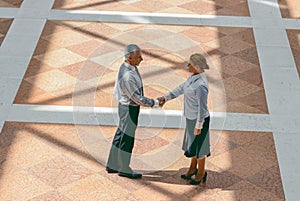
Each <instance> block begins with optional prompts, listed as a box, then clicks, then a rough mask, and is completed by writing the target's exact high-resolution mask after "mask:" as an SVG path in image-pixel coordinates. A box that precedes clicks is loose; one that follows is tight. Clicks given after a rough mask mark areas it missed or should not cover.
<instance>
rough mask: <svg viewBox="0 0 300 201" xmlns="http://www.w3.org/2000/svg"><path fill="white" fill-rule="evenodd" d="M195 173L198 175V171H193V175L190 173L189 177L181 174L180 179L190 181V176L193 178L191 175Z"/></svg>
mask: <svg viewBox="0 0 300 201" xmlns="http://www.w3.org/2000/svg"><path fill="white" fill-rule="evenodd" d="M197 173H198V170H197V169H196V170H195V171H194V173H192V174H190V175H186V174H182V175H181V176H180V177H181V178H182V179H187V180H190V179H192V176H193V175H196V174H197Z"/></svg>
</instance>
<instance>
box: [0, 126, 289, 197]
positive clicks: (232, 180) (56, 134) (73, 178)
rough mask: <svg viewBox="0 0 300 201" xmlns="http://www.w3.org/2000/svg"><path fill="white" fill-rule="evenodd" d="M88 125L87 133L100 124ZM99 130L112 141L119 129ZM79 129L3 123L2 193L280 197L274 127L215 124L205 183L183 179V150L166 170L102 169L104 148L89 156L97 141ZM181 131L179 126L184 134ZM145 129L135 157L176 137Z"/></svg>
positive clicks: (140, 131)
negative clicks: (139, 173)
mask: <svg viewBox="0 0 300 201" xmlns="http://www.w3.org/2000/svg"><path fill="white" fill-rule="evenodd" d="M85 129H88V130H89V131H90V133H92V132H93V131H97V130H98V129H99V128H97V127H89V126H85ZM100 129H101V131H102V135H103V136H106V137H105V138H106V140H107V143H108V144H109V143H110V142H111V135H112V133H113V132H114V131H115V129H116V128H115V127H105V126H101V127H100ZM77 131H78V129H77ZM77 131H76V127H75V126H73V125H54V124H32V123H14V122H7V123H6V124H5V126H4V128H3V130H2V134H1V138H0V142H1V180H2V181H3V182H1V186H0V191H1V195H0V196H1V197H0V198H1V200H27V199H28V200H47V199H48V200H55V199H58V200H111V199H116V200H118V199H121V200H122V199H123V200H124V199H125V200H127V198H128V200H157V199H166V200H173V199H180V200H199V199H200V200H207V199H208V200H210V199H212V200H244V199H245V200H249V199H253V200H259V199H261V200H283V198H284V194H283V190H282V184H281V179H280V173H279V169H278V163H277V158H276V153H275V147H274V142H273V137H272V133H261V132H241V131H223V132H221V131H214V130H212V131H211V139H212V142H211V143H212V145H213V146H212V156H211V157H209V158H208V162H207V171H208V175H209V176H208V178H209V180H208V181H209V182H208V184H207V187H206V188H205V189H203V188H201V187H197V186H196V187H193V186H190V185H188V184H187V182H186V181H183V180H181V179H180V174H182V173H184V172H185V171H186V169H187V165H188V162H189V161H188V159H186V158H185V157H183V156H181V157H180V158H179V159H178V160H177V161H174V162H173V163H172V164H170V165H169V166H168V167H167V168H165V169H162V170H158V171H154V172H150V173H149V172H148V173H145V174H144V177H143V178H142V179H141V180H128V179H124V178H120V177H118V176H116V175H107V173H106V171H105V169H104V166H103V165H102V164H101V163H99V162H98V161H97V160H95V159H94V158H99V157H101V155H102V154H103V153H101V152H99V151H98V152H97V151H96V150H95V151H94V153H93V154H94V155H93V156H94V158H93V157H91V156H90V155H89V152H88V151H87V150H91V149H92V147H93V146H94V145H97V143H98V142H97V141H98V139H97V137H98V136H97V135H96V134H97V133H92V134H93V135H94V137H92V136H90V139H89V140H87V139H83V138H80V136H82V135H80V134H79V135H78V133H77ZM183 132H184V131H183V130H182V129H181V130H180V131H179V135H180V136H181V137H182V135H183ZM99 133H101V132H99ZM99 133H98V134H99ZM148 133H149V134H152V135H156V137H154V138H150V139H143V135H145V129H143V128H138V130H137V139H138V140H137V142H136V145H135V147H134V152H133V153H134V156H133V157H135V156H138V155H139V154H149V153H151V152H153V151H159V150H160V149H161V148H163V147H164V146H165V145H167V144H169V143H172V142H173V141H174V139H172V137H174V135H176V133H178V130H177V129H160V130H155V129H152V130H148ZM88 141H89V142H88ZM161 160H163V159H161ZM132 166H138V164H134V163H133V164H132ZM7 184H9V185H7ZM37 186H38V187H37ZM12 192H14V193H13V194H12ZM150 192H151V196H150V195H149V193H150ZM254 192H255V193H254Z"/></svg>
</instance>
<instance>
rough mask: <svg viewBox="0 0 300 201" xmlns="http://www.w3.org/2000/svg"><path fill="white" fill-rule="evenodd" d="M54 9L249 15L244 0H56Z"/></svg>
mask: <svg viewBox="0 0 300 201" xmlns="http://www.w3.org/2000/svg"><path fill="white" fill-rule="evenodd" d="M53 8H55V9H83V10H85V9H86V10H109V11H125V12H127V11H130V12H156V13H181V14H208V15H229V16H230V15H235V16H236V15H238V16H249V9H248V4H247V1H246V0H242V1H234V2H232V1H228V0H222V1H212V0H181V1H178V0H173V1H170V2H166V1H163V0H155V1H147V0H130V1H106V0H100V1H99V0H93V1H90V0H83V1H73V0H68V1H59V0H56V1H55V3H54V6H53Z"/></svg>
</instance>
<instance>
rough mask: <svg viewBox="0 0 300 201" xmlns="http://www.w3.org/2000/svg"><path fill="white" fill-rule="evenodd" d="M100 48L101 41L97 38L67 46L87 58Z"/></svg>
mask: <svg viewBox="0 0 300 201" xmlns="http://www.w3.org/2000/svg"><path fill="white" fill-rule="evenodd" d="M100 48H101V43H100V42H98V41H97V40H90V41H87V42H83V43H79V44H76V45H73V46H70V47H67V49H68V50H70V51H72V52H74V53H76V54H79V55H80V56H82V57H85V58H89V57H91V56H92V55H94V54H97V52H98V49H100Z"/></svg>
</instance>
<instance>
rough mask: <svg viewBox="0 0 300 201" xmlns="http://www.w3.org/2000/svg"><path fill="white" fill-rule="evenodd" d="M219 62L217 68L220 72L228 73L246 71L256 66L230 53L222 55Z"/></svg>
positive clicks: (233, 73)
mask: <svg viewBox="0 0 300 201" xmlns="http://www.w3.org/2000/svg"><path fill="white" fill-rule="evenodd" d="M220 63H221V66H219V67H218V69H219V70H220V71H221V72H225V73H227V74H229V75H236V74H239V73H243V72H245V71H248V70H250V69H253V68H256V65H254V64H251V63H249V62H246V61H244V60H241V59H239V58H237V57H233V56H230V55H229V56H226V57H222V58H221V62H220ZM256 78H257V77H256Z"/></svg>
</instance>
